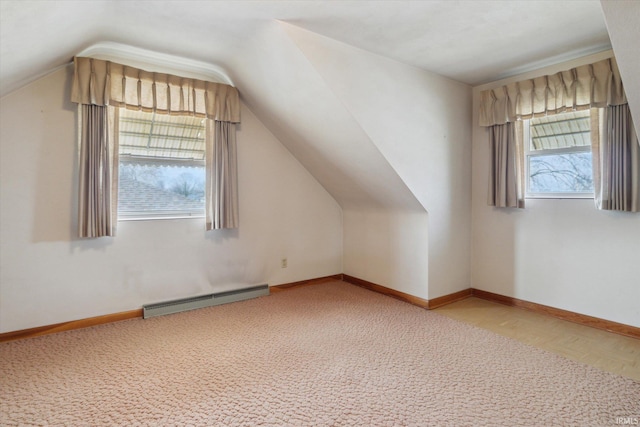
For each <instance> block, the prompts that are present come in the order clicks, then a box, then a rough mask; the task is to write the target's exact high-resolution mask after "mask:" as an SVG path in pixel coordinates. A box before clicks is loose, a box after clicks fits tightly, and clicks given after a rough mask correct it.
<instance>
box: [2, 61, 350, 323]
mask: <svg viewBox="0 0 640 427" xmlns="http://www.w3.org/2000/svg"><path fill="white" fill-rule="evenodd" d="M70 76H71V70H70V69H69V68H67V69H62V70H59V71H57V72H55V73H53V74H50V75H48V76H46V77H44V78H42V79H40V80H38V81H36V82H34V83H32V84H30V85H28V86H26V87H24V88H22V89H20V90H19V91H17V92H14V93H12V94H10V95H8V96H5V97H3V98H2V100H1V101H0V102H1V103H0V106H1V113H0V117H1V126H0V132H1V133H0V136H1V138H0V144H1V145H0V150H1V151H0V162H1V163H0V164H1V167H0V195H1V200H2V204H1V206H0V234H1V235H2V241H1V243H0V332H6V331H12V330H18V329H24V328H30V327H35V326H40V325H45V324H52V323H57V322H63V321H67V320H73V319H79V318H86V317H91V316H98V315H102V314H108V313H114V312H119V311H124V310H131V309H135V308H139V307H140V306H141V305H142V304H145V303H150V302H155V301H162V300H165V299H172V298H179V297H188V296H193V295H197V294H202V293H208V292H214V291H221V290H227V289H231V288H237V287H239V286H246V285H248V284H249V285H251V284H260V283H269V284H271V285H275V284H279V283H287V282H292V281H297V280H303V279H308V278H312V277H319V276H326V275H331V274H337V273H341V272H342V212H341V209H340V206H339V205H338V204H337V203H336V202H335V200H334V199H333V198H332V197H331V196H330V195H329V194H328V193H327V192H326V191H325V189H324V188H323V187H322V186H321V185H319V184H318V182H317V181H316V180H315V179H314V178H313V177H312V176H311V175H310V174H309V173H308V172H307V170H305V169H304V168H303V167H302V166H301V165H300V164H299V163H298V161H297V160H296V159H295V158H294V157H293V156H292V155H291V154H290V153H289V152H288V151H287V150H286V149H285V148H284V147H283V146H282V145H281V144H280V142H279V141H278V140H277V139H276V138H275V137H274V136H273V135H271V134H270V133H269V131H268V130H266V129H265V128H264V127H263V125H262V124H261V123H260V121H259V120H257V119H256V117H255V116H254V115H253V114H252V113H251V111H250V110H248V109H247V108H246V107H243V110H242V124H241V125H240V127H239V130H238V158H239V160H238V161H239V192H240V221H241V226H240V228H239V229H238V230H223V231H214V232H205V231H204V219H185V220H156V221H127V222H120V223H119V224H118V225H119V227H118V236H117V237H115V238H101V239H94V240H78V239H77V238H76V237H75V236H76V234H75V229H76V223H77V216H76V191H77V184H76V180H77V175H76V168H77V165H76V155H77V154H76V143H77V139H76V138H77V136H76V135H77V133H76V132H77V131H76V120H75V116H76V106H75V104H71V103H70V102H69V100H68V98H69V97H68V93H69V84H70ZM282 257H287V258H288V261H289V262H288V268H286V269H282V268H280V259H281V258H282Z"/></svg>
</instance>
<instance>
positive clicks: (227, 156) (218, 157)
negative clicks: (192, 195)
mask: <svg viewBox="0 0 640 427" xmlns="http://www.w3.org/2000/svg"><path fill="white" fill-rule="evenodd" d="M206 143H207V148H206V150H205V163H206V171H207V179H206V183H207V184H206V191H207V196H206V209H205V215H206V229H207V230H218V229H222V228H237V227H238V168H237V159H236V157H237V155H236V125H235V123H229V122H218V121H216V122H214V121H213V120H207V128H206Z"/></svg>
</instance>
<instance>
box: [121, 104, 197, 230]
mask: <svg viewBox="0 0 640 427" xmlns="http://www.w3.org/2000/svg"><path fill="white" fill-rule="evenodd" d="M119 113H120V114H119V146H120V148H119V155H120V163H119V183H118V219H153V218H184V217H202V216H204V199H205V196H204V192H205V170H204V167H205V166H204V160H205V157H204V156H205V125H204V119H202V118H197V117H191V116H171V115H166V114H155V113H146V112H142V111H131V110H126V109H124V108H123V109H120V112H119Z"/></svg>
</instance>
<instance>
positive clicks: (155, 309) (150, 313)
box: [142, 285, 269, 319]
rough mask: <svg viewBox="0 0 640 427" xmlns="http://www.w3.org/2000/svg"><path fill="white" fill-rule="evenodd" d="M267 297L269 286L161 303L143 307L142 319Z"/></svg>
mask: <svg viewBox="0 0 640 427" xmlns="http://www.w3.org/2000/svg"><path fill="white" fill-rule="evenodd" d="M265 295H269V285H258V286H252V287H249V288H243V289H237V290H233V291H226V292H218V293H214V294H208V295H200V296H197V297H192V298H183V299H177V300H173V301H165V302H159V303H155V304H148V305H144V306H142V317H143V318H145V319H148V318H149V317H156V316H163V315H165V314H173V313H179V312H181V311H187V310H195V309H197V308H204V307H211V306H214V305H220V304H227V303H230V302H236V301H243V300H247V299H251V298H257V297H261V296H265Z"/></svg>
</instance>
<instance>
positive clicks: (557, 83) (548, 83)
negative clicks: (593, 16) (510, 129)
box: [479, 58, 627, 126]
mask: <svg viewBox="0 0 640 427" xmlns="http://www.w3.org/2000/svg"><path fill="white" fill-rule="evenodd" d="M626 102H627V98H626V95H625V93H624V89H623V86H622V81H621V80H620V72H619V71H618V64H617V63H616V60H615V58H609V59H605V60H602V61H598V62H596V63H593V64H589V65H583V66H580V67H576V68H572V69H570V70H566V71H562V72H559V73H556V74H551V75H547V76H542V77H537V78H535V79H529V80H523V81H519V82H515V83H509V84H507V85H504V86H502V87H499V88H496V89H492V90H486V91H483V92H481V93H480V118H479V124H480V126H493V125H502V124H505V123H509V122H515V121H517V120H521V119H530V118H532V117H536V116H544V115H549V114H557V113H561V112H564V111H572V110H583V109H588V108H593V107H598V108H602V107H606V106H609V105H621V104H625V103H626Z"/></svg>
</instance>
